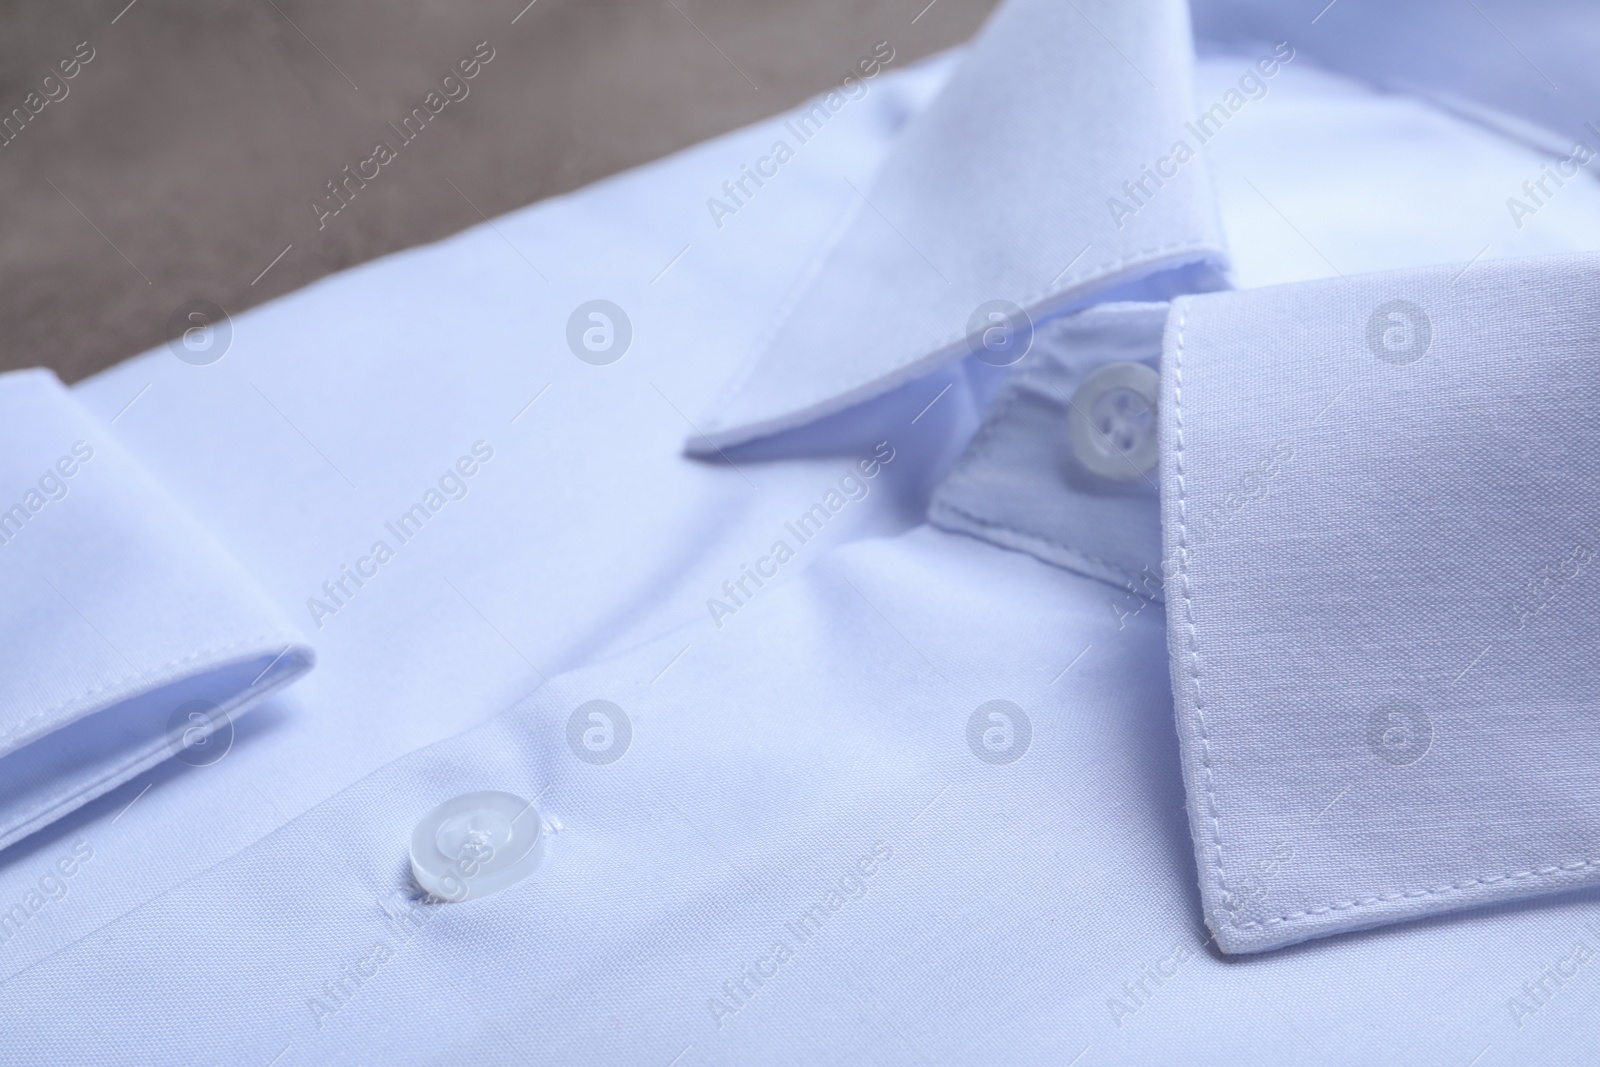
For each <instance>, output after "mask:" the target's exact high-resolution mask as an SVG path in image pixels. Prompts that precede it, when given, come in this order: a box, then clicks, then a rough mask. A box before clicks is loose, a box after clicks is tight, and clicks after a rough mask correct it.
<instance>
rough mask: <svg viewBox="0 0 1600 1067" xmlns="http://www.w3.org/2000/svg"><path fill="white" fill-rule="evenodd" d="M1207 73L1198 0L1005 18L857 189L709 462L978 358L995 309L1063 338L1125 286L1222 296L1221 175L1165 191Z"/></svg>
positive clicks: (1062, 7) (1043, 7)
mask: <svg viewBox="0 0 1600 1067" xmlns="http://www.w3.org/2000/svg"><path fill="white" fill-rule="evenodd" d="M1102 35H1103V36H1102ZM1192 64H1193V49H1192V46H1191V44H1190V40H1189V28H1188V13H1187V10H1186V9H1185V6H1184V4H1183V3H1182V2H1181V0H1160V2H1149V3H1137V4H1129V3H1125V2H1122V0H1084V2H1082V3H1079V4H1060V3H1056V2H1055V0H1014V2H1012V3H1009V4H1005V5H1003V6H1002V7H1001V8H1000V9H999V10H998V11H997V12H996V14H995V16H994V17H993V18H992V19H991V20H990V22H989V24H988V25H987V26H986V27H985V28H984V30H983V32H982V33H981V34H979V35H978V37H977V38H976V40H975V41H974V42H973V44H972V46H971V50H970V52H969V54H968V56H967V58H966V60H965V62H964V63H963V64H962V66H961V69H960V70H958V71H957V72H956V73H955V74H954V75H953V76H952V78H951V81H950V84H949V85H948V86H947V87H946V88H945V91H944V92H943V93H941V94H940V96H939V98H938V99H937V100H936V101H934V102H933V104H932V105H930V106H929V108H928V109H927V110H926V111H924V112H923V113H922V114H921V115H919V116H917V118H916V119H915V120H913V121H912V122H911V123H910V125H909V128H908V129H907V131H906V134H905V137H904V138H903V139H902V141H901V143H900V145H899V147H898V148H897V149H896V151H895V153H894V155H893V156H892V157H891V158H890V159H889V160H888V162H887V163H886V164H885V165H884V167H883V169H882V170H881V171H879V172H878V174H877V175H876V176H875V177H874V178H873V179H872V181H871V182H870V183H868V182H867V180H866V177H865V176H864V175H848V176H846V180H847V181H850V182H852V183H853V185H846V186H845V190H846V192H848V193H849V194H850V195H851V197H852V198H853V201H852V203H851V207H850V214H849V215H848V217H847V218H846V220H845V222H844V225H843V226H842V228H841V229H840V230H839V232H838V234H837V236H836V238H835V239H834V242H833V244H832V247H830V248H829V249H828V251H827V254H826V255H825V256H821V257H818V258H817V259H816V260H815V262H813V264H812V265H811V267H810V268H809V270H808V271H807V274H806V277H805V278H804V280H803V283H802V285H801V286H800V287H799V288H798V290H797V291H796V292H795V293H794V294H793V295H792V296H791V297H790V298H789V300H788V301H786V303H785V305H784V307H783V308H782V309H781V310H780V312H779V315H778V318H777V320H776V322H775V324H774V326H773V329H772V335H771V337H770V338H769V339H767V340H765V341H764V342H763V344H762V346H761V348H760V349H759V350H758V351H757V352H756V353H755V355H754V358H752V359H751V360H750V361H749V362H748V364H747V365H746V366H745V367H743V368H741V370H740V371H739V373H738V374H737V375H736V376H734V377H733V379H732V380H731V381H730V383H729V385H728V388H727V390H726V391H725V392H724V394H723V395H722V396H721V397H719V399H718V400H717V401H716V403H715V404H714V405H713V406H712V408H711V410H710V412H709V413H708V414H707V415H706V417H705V418H704V419H703V420H701V422H700V425H699V427H698V432H696V433H693V434H690V435H688V437H687V444H688V448H689V449H690V451H691V452H696V453H713V454H714V452H715V450H716V449H717V448H726V447H729V446H731V445H735V444H740V443H743V442H745V441H748V440H750V439H752V438H756V437H762V436H766V435H769V434H772V433H776V432H778V431H781V430H786V429H790V428H792V427H795V426H798V425H801V424H803V423H806V422H810V421H812V420H814V419H816V418H818V417H820V416H824V415H828V414H831V413H832V412H835V411H839V410H841V409H843V408H845V407H848V406H849V405H851V404H855V403H859V402H861V401H863V400H868V399H870V398H872V397H874V396H877V395H879V394H881V393H884V392H887V391H888V390H890V389H892V388H894V387H895V386H898V385H901V384H903V383H905V382H907V381H910V380H912V379H914V378H918V377H921V376H923V375H925V374H927V373H928V372H929V371H930V370H932V369H934V368H935V367H937V366H939V365H941V364H942V363H947V362H949V361H951V360H954V359H959V358H961V357H963V356H966V355H967V354H968V352H969V351H970V350H971V349H970V346H971V345H973V344H975V343H977V338H978V336H979V335H980V334H981V330H980V329H975V328H974V325H973V323H972V321H971V320H972V318H973V316H974V313H975V312H977V311H978V309H979V308H980V307H981V306H984V305H986V304H988V303H989V302H991V301H997V300H1003V301H1009V302H1010V303H1011V304H1012V305H1014V306H1016V307H1019V308H1021V309H1022V310H1023V311H1024V312H1025V313H1026V314H1027V315H1028V316H1031V318H1032V319H1033V320H1034V321H1035V322H1043V321H1044V320H1046V319H1048V318H1050V317H1052V316H1054V315H1059V314H1061V313H1062V312H1063V311H1065V310H1068V309H1071V308H1073V307H1082V306H1083V305H1084V304H1085V303H1086V302H1087V301H1089V300H1090V299H1092V298H1096V297H1099V298H1104V296H1105V295H1106V294H1107V293H1108V292H1110V291H1113V290H1115V289H1117V287H1119V286H1126V285H1130V284H1134V285H1138V286H1139V287H1140V289H1139V291H1140V292H1141V293H1143V294H1147V295H1149V296H1151V297H1159V296H1164V295H1169V294H1171V293H1174V292H1192V291H1195V290H1196V289H1200V290H1204V289H1214V288H1218V287H1220V286H1221V285H1222V284H1223V283H1222V279H1221V275H1222V273H1223V272H1224V271H1225V270H1226V268H1227V263H1228V257H1227V252H1226V250H1225V244H1224V241H1223V238H1222V234H1221V230H1220V226H1219V223H1218V218H1217V213H1216V208H1215V204H1214V200H1213V196H1212V193H1211V186H1210V182H1209V181H1208V178H1207V174H1206V162H1205V159H1204V158H1203V157H1201V156H1198V155H1196V156H1194V158H1192V159H1190V160H1188V161H1187V162H1184V163H1182V164H1181V165H1180V163H1179V162H1177V161H1169V162H1168V163H1167V164H1166V165H1165V168H1164V169H1165V170H1168V171H1171V172H1172V174H1171V175H1170V176H1169V177H1167V178H1165V179H1163V178H1160V177H1156V178H1154V179H1150V178H1148V177H1146V175H1147V173H1148V172H1149V168H1151V167H1156V166H1157V165H1158V163H1159V161H1160V160H1162V159H1165V158H1168V157H1169V156H1170V155H1171V150H1172V147H1173V139H1174V138H1175V137H1176V136H1177V135H1178V134H1179V133H1180V132H1181V131H1182V129H1183V123H1184V122H1185V121H1186V120H1188V119H1189V118H1190V117H1191V112H1192V105H1191V99H1190V92H1191V68H1192ZM1022 71H1025V72H1026V74H1025V75H1022V76H1019V72H1022ZM1192 151H1198V149H1194V150H1192ZM1141 168H1143V170H1141ZM1112 174H1116V175H1124V174H1125V175H1126V177H1125V178H1124V179H1118V181H1115V182H1111V183H1109V184H1108V181H1107V178H1108V176H1109V175H1112ZM1123 180H1128V181H1133V182H1139V181H1144V182H1145V183H1146V184H1145V189H1146V190H1147V191H1148V192H1149V193H1150V194H1151V195H1150V196H1149V198H1148V201H1147V202H1146V203H1144V205H1143V206H1142V207H1138V208H1137V209H1135V210H1134V211H1133V213H1132V214H1128V215H1121V214H1119V213H1117V212H1116V211H1113V210H1112V209H1111V208H1110V207H1109V206H1108V203H1107V202H1108V200H1109V199H1110V198H1111V197H1113V196H1121V197H1125V196H1127V195H1128V194H1127V193H1126V192H1124V191H1123V190H1122V189H1121V188H1120V183H1121V181H1123ZM1163 275H1166V277H1162V276H1163ZM891 280H892V284H887V285H886V284H885V282H886V281H891ZM980 321H983V322H986V321H987V320H986V319H983V318H982V317H981V316H980ZM702 435H703V436H702Z"/></svg>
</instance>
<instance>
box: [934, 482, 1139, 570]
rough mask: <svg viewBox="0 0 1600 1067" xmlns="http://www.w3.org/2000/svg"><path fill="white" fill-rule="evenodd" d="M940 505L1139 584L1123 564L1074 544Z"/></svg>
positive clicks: (944, 504)
mask: <svg viewBox="0 0 1600 1067" xmlns="http://www.w3.org/2000/svg"><path fill="white" fill-rule="evenodd" d="M939 507H942V508H944V509H945V510H947V511H952V512H954V513H955V514H957V515H959V516H961V517H962V518H963V519H966V520H967V521H968V522H970V523H972V524H974V525H976V526H982V527H985V528H986V529H990V530H1003V531H1004V532H1006V533H1008V534H1012V535H1013V536H1015V537H1017V538H1018V539H1019V540H1022V541H1037V542H1039V543H1041V544H1046V545H1049V546H1050V547H1052V548H1058V549H1060V550H1061V551H1063V552H1067V553H1070V554H1071V555H1074V556H1077V557H1078V558H1079V559H1084V560H1088V561H1089V562H1090V563H1097V564H1099V565H1100V566H1102V567H1104V568H1105V569H1106V570H1108V571H1111V572H1112V573H1113V574H1116V575H1117V576H1118V577H1119V578H1124V579H1126V580H1127V581H1128V582H1129V583H1131V584H1135V585H1137V584H1138V579H1136V578H1135V577H1134V576H1133V575H1131V574H1129V573H1128V572H1127V571H1125V570H1123V569H1122V566H1121V564H1117V563H1113V562H1111V561H1110V560H1108V559H1101V558H1100V557H1099V556H1091V555H1090V554H1089V553H1087V552H1085V551H1083V550H1082V549H1080V548H1074V547H1073V546H1072V545H1069V544H1067V543H1066V542H1065V541H1056V540H1053V539H1052V538H1049V537H1045V536H1044V535H1043V534H1034V533H1028V532H1026V531H1023V530H1019V529H1017V528H1016V527H1014V526H1007V525H1006V524H1005V523H1002V522H993V521H991V520H989V519H981V518H979V517H978V516H976V515H974V514H972V512H970V511H968V510H967V509H965V508H963V507H961V506H959V505H957V504H952V503H950V502H949V501H940V503H939ZM1047 562H1048V561H1047Z"/></svg>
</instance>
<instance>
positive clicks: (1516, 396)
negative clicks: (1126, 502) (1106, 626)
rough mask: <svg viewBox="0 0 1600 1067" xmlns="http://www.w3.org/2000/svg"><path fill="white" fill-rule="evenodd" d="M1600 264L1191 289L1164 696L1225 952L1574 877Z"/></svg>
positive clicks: (1167, 420) (1173, 320) (1176, 408)
mask: <svg viewBox="0 0 1600 1067" xmlns="http://www.w3.org/2000/svg"><path fill="white" fill-rule="evenodd" d="M1597 339H1600V256H1597V255H1594V254H1584V255H1578V256H1563V257H1547V258H1540V259H1524V260H1498V261H1489V262H1484V263H1478V264H1472V265H1469V266H1468V267H1466V268H1462V267H1460V266H1455V265H1451V266H1440V267H1430V268H1426V269H1421V270H1408V271H1401V272H1395V273H1390V274H1377V275H1368V276H1364V277H1352V278H1349V279H1338V280H1329V281H1321V282H1312V283H1305V284H1298V285H1287V286H1279V287H1273V288H1267V289H1259V290H1252V291H1245V292H1237V293H1227V294H1211V295H1205V296H1196V297H1187V298H1184V299H1182V300H1179V301H1178V302H1176V303H1175V304H1174V306H1173V309H1172V312H1171V314H1170V316H1169V319H1168V323H1167V331H1166V337H1165V341H1164V353H1163V368H1162V375H1163V382H1162V397H1161V419H1162V431H1161V432H1162V464H1161V481H1162V493H1161V496H1162V511H1163V525H1164V539H1165V551H1166V564H1165V566H1166V570H1167V572H1168V573H1167V575H1166V600H1167V606H1168V607H1167V614H1168V635H1169V644H1170V652H1171V668H1172V684H1173V693H1174V697H1175V701H1176V706H1177V722H1178V732H1179V737H1180V741H1181V746H1182V753H1183V768H1184V776H1185V782H1186V785H1187V789H1188V795H1189V814H1190V822H1191V827H1192V831H1193V836H1194V843H1195V853H1196V857H1197V861H1198V865H1199V869H1200V889H1201V895H1202V900H1203V905H1204V911H1205V917H1206V921H1207V923H1208V924H1209V925H1210V927H1211V929H1212V931H1213V932H1214V933H1215V934H1216V939H1217V943H1218V945H1219V946H1220V947H1221V948H1222V950H1223V951H1225V952H1231V953H1233V952H1255V951H1261V950H1264V949H1271V948H1276V947H1279V946H1282V945H1286V944H1290V943H1293V942H1296V941H1302V940H1305V939H1307V938H1312V937H1318V936H1323V935H1327V934H1332V933H1338V932H1343V931H1348V930H1354V929H1359V928H1362V927H1368V926H1375V925H1379V924H1383V923H1390V922H1396V921H1400V920H1405V919H1414V918H1418V917H1421V916H1424V915H1429V914H1433V913H1437V912H1443V911H1451V910H1456V909H1460V908H1465V907H1469V906H1473V905H1482V904H1488V903H1491V902H1496V901H1502V900H1506V899H1509V898H1515V897H1525V896H1532V895H1536V894H1544V893H1552V892H1557V891H1560V890H1564V889H1572V888H1577V887H1581V886H1591V885H1594V884H1596V883H1597V882H1600V824H1597V823H1596V821H1595V819H1594V812H1595V810H1596V808H1597V806H1600V666H1597V665H1600V621H1597V618H1596V612H1595V604H1596V593H1595V590H1596V586H1595V562H1594V557H1595V553H1596V551H1597V550H1600V542H1597V540H1596V538H1597V536H1600V534H1597V531H1600V505H1597V503H1596V501H1600V453H1597V446H1596V441H1597V440H1600V363H1597V362H1596V359H1595V355H1596V344H1597Z"/></svg>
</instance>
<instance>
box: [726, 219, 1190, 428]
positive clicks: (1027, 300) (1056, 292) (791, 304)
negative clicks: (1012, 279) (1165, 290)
mask: <svg viewBox="0 0 1600 1067" xmlns="http://www.w3.org/2000/svg"><path fill="white" fill-rule="evenodd" d="M832 251H833V250H832V249H829V250H828V253H825V254H824V257H823V258H826V256H827V255H829V254H831V253H832ZM1205 251H1214V249H1212V247H1211V245H1210V244H1209V243H1208V242H1206V241H1178V242H1175V243H1173V244H1166V245H1157V246H1156V247H1154V248H1144V249H1140V250H1139V251H1137V252H1130V253H1128V254H1127V255H1125V256H1123V257H1122V258H1120V259H1115V260H1112V261H1111V262H1109V263H1099V264H1095V265H1094V266H1091V267H1086V268H1084V269H1083V270H1082V271H1081V272H1080V273H1078V274H1075V275H1073V276H1072V277H1071V278H1068V279H1066V280H1065V281H1064V282H1062V283H1061V284H1059V285H1047V286H1045V287H1044V288H1043V289H1040V290H1038V291H1036V292H1034V293H1030V294H1029V295H1027V296H1024V297H1023V298H1022V299H1021V300H1020V301H1018V303H1020V304H1022V305H1023V306H1024V308H1026V307H1028V306H1030V305H1033V304H1035V303H1038V302H1039V301H1040V300H1043V299H1044V298H1046V297H1051V296H1061V295H1063V294H1065V293H1067V292H1069V291H1070V290H1072V289H1073V288H1075V287H1077V286H1079V285H1082V284H1083V283H1085V282H1088V281H1091V280H1099V279H1098V278H1097V277H1096V276H1097V275H1101V274H1105V273H1109V272H1111V271H1115V270H1119V269H1120V268H1122V267H1126V266H1128V265H1129V264H1131V263H1134V262H1136V261H1138V260H1140V259H1142V258H1144V257H1147V256H1158V255H1163V254H1165V253H1169V252H1205ZM819 273H820V270H817V271H812V272H810V274H811V276H810V277H809V278H807V279H806V282H805V284H804V285H802V286H800V287H798V289H797V291H796V294H795V297H794V299H793V300H792V301H786V303H787V305H788V306H787V308H786V309H785V311H784V312H783V318H782V319H781V320H779V321H778V322H777V323H776V325H775V326H774V327H773V329H772V331H771V333H770V334H769V335H768V337H767V339H766V341H765V342H764V344H763V346H762V348H761V349H760V350H759V351H758V353H757V354H756V356H755V357H753V358H752V359H751V360H750V361H749V363H747V364H746V366H745V368H744V369H743V370H742V371H741V373H740V374H739V376H738V379H739V380H738V384H737V385H735V386H733V387H731V388H729V389H728V390H727V391H726V393H725V399H724V400H722V401H721V404H731V403H732V402H733V400H734V399H735V398H736V397H737V396H738V394H739V392H740V391H741V390H743V389H744V387H745V385H746V384H748V383H749V380H750V378H751V377H752V376H754V374H755V371H756V367H757V366H758V365H759V364H760V363H761V361H762V360H764V359H765V358H766V356H767V354H768V353H769V352H770V351H771V348H772V343H773V342H774V341H775V340H776V339H777V336H778V334H779V333H781V332H782V328H783V327H784V326H786V325H787V324H788V319H789V318H790V317H791V316H792V315H793V313H794V311H795V309H796V308H797V307H798V306H799V303H800V300H801V298H802V297H803V296H804V295H805V292H804V290H806V289H809V287H810V284H811V282H812V281H814V280H815V277H816V275H817V274H819ZM1030 314H1031V313H1030ZM966 337H967V332H966V330H964V329H963V330H961V331H959V332H957V333H954V334H950V335H947V336H946V337H945V338H944V339H942V340H939V341H935V342H934V343H933V344H931V345H928V346H924V347H923V348H921V349H918V350H917V351H915V352H914V353H913V354H912V355H911V356H909V357H907V358H906V359H902V360H900V361H898V362H896V363H894V364H892V365H891V366H889V367H886V368H883V369H881V370H876V371H873V372H872V373H870V374H868V375H866V376H865V377H863V378H858V379H856V380H855V381H852V382H850V383H849V384H847V385H836V386H834V387H833V388H832V389H831V390H830V394H831V395H833V396H838V395H840V394H842V393H849V392H852V391H854V390H856V389H859V388H861V387H862V386H863V385H867V384H869V383H871V382H875V381H878V380H879V379H881V378H887V377H889V376H890V375H892V374H894V373H895V372H897V371H901V370H904V369H905V368H907V367H910V366H913V365H914V364H916V363H918V362H919V361H921V360H923V359H926V358H928V357H929V356H930V355H932V354H935V353H938V352H943V351H945V350H946V349H948V348H950V347H952V346H954V345H955V344H956V342H958V341H962V340H965V339H966ZM711 428H712V429H713V430H722V429H726V428H727V423H725V422H723V421H722V420H721V419H720V418H718V419H716V420H714V422H713V423H712V424H711Z"/></svg>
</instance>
